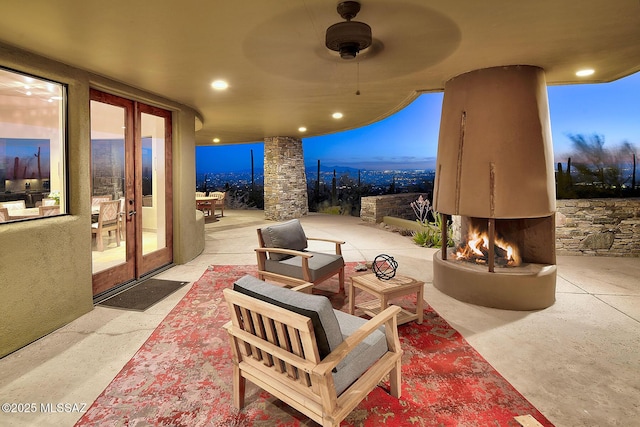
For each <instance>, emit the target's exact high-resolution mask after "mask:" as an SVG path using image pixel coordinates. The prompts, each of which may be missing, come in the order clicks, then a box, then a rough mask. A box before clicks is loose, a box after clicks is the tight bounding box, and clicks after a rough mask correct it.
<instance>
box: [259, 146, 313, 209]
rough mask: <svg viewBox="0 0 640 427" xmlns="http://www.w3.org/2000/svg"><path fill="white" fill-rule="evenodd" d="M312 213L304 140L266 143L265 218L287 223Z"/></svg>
mask: <svg viewBox="0 0 640 427" xmlns="http://www.w3.org/2000/svg"><path fill="white" fill-rule="evenodd" d="M308 212H309V203H308V198H307V175H306V173H305V170H304V155H303V153H302V140H301V139H299V138H293V137H288V136H273V137H269V138H265V140H264V216H265V218H266V219H272V220H275V221H284V220H287V219H292V218H300V217H301V216H303V215H306V214H307V213H308Z"/></svg>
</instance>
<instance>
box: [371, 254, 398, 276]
mask: <svg viewBox="0 0 640 427" xmlns="http://www.w3.org/2000/svg"><path fill="white" fill-rule="evenodd" d="M397 269H398V262H397V261H396V260H395V259H393V257H392V256H390V255H387V254H380V255H378V256H376V257H375V259H374V260H373V263H372V264H371V270H373V272H374V273H375V275H376V277H377V278H378V279H380V280H389V279H392V278H393V277H394V276H395V275H396V270H397Z"/></svg>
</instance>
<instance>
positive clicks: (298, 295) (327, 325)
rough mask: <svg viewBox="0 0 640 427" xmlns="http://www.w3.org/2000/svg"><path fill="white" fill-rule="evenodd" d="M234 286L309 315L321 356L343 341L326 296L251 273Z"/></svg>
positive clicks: (322, 357)
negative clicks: (297, 290) (293, 288)
mask: <svg viewBox="0 0 640 427" xmlns="http://www.w3.org/2000/svg"><path fill="white" fill-rule="evenodd" d="M233 290H234V291H237V292H241V293H243V294H245V295H249V296H251V297H253V298H256V299H259V300H262V301H265V302H268V303H270V304H273V305H277V306H278V307H282V308H285V309H287V310H291V311H293V312H295V313H298V314H301V315H303V316H306V317H309V318H310V319H311V322H312V323H313V331H314V333H315V336H316V343H317V345H318V352H319V353H320V358H321V359H324V358H325V357H326V356H327V355H328V354H329V353H331V351H333V349H335V348H336V347H338V346H339V345H340V343H342V340H343V338H342V332H341V330H340V325H339V324H338V319H337V318H336V315H335V313H334V311H333V307H332V306H331V302H330V301H329V299H328V298H327V297H325V296H322V295H310V294H305V293H302V292H296V291H292V290H291V289H288V288H283V287H280V286H276V285H272V284H271V283H267V282H264V281H262V280H259V279H257V278H255V277H253V276H248V275H247V276H244V277H242V278H240V279H238V280H237V281H236V282H235V283H234V284H233Z"/></svg>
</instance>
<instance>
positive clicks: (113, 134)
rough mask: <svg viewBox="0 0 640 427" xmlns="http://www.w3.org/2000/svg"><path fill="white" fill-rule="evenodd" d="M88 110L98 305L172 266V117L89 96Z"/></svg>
mask: <svg viewBox="0 0 640 427" xmlns="http://www.w3.org/2000/svg"><path fill="white" fill-rule="evenodd" d="M90 109H91V195H92V197H91V200H92V201H91V213H92V228H91V240H92V242H91V254H92V273H93V295H94V297H96V296H101V295H105V294H107V293H108V292H109V291H110V290H113V289H116V288H119V287H120V286H121V285H124V284H127V283H133V282H134V281H135V280H138V279H140V278H141V277H143V276H144V275H146V274H148V273H150V272H152V271H154V270H156V269H158V268H160V267H162V266H164V265H167V264H170V263H171V262H172V261H173V215H172V211H173V209H172V207H173V204H172V188H173V187H172V174H171V112H170V111H167V110H163V109H160V108H157V107H152V106H150V105H146V104H142V103H139V102H136V101H132V100H129V99H125V98H121V97H118V96H115V95H111V94H107V93H104V92H100V91H97V90H93V89H92V90H91V106H90ZM115 201H117V203H116V202H115ZM114 210H116V211H117V212H114Z"/></svg>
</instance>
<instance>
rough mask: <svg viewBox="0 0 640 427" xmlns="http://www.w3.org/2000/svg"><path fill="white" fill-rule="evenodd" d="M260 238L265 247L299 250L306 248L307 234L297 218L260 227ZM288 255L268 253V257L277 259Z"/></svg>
mask: <svg viewBox="0 0 640 427" xmlns="http://www.w3.org/2000/svg"><path fill="white" fill-rule="evenodd" d="M260 233H261V234H262V240H263V241H264V245H265V247H267V248H280V249H293V250H296V251H301V250H303V249H306V248H307V236H306V235H305V234H304V230H303V229H302V225H301V224H300V221H299V220H297V219H292V220H289V221H286V222H283V223H281V224H275V225H270V226H268V227H264V228H261V229H260ZM289 257H290V255H284V254H276V253H269V259H272V260H275V261H279V260H282V259H286V258H289Z"/></svg>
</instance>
